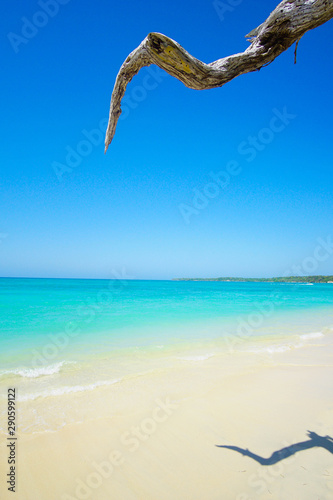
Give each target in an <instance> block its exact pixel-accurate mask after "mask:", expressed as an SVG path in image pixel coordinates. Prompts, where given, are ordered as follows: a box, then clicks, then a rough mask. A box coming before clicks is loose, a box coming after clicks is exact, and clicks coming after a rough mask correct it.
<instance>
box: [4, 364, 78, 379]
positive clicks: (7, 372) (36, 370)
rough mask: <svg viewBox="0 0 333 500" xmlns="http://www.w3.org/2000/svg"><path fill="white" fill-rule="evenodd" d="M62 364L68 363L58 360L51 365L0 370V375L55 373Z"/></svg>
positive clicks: (34, 375) (43, 374) (41, 375)
mask: <svg viewBox="0 0 333 500" xmlns="http://www.w3.org/2000/svg"><path fill="white" fill-rule="evenodd" d="M64 364H68V363H66V362H65V361H60V362H59V363H54V364H53V365H48V366H40V367H38V368H15V369H13V370H4V371H2V372H0V377H1V376H4V375H5V376H8V375H19V376H20V377H26V378H37V377H43V376H46V375H54V374H55V373H59V372H60V370H61V368H62V367H63V366H64Z"/></svg>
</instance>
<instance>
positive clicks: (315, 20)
mask: <svg viewBox="0 0 333 500" xmlns="http://www.w3.org/2000/svg"><path fill="white" fill-rule="evenodd" d="M332 17H333V0H283V1H282V2H281V3H280V4H279V5H278V6H277V7H276V9H275V10H274V11H273V12H272V13H271V14H270V15H269V17H268V18H267V19H266V21H265V22H264V23H263V24H261V25H260V26H258V28H256V29H254V30H253V31H251V32H250V33H249V34H248V35H246V38H247V39H248V40H249V41H250V43H251V45H250V46H249V47H248V48H247V49H246V50H245V51H244V52H241V53H239V54H234V55H231V56H228V57H224V58H222V59H218V60H217V61H215V62H212V63H210V64H205V63H203V62H201V61H199V60H198V59H196V58H195V57H193V56H191V54H189V53H188V52H186V50H185V49H183V47H182V46H181V45H179V44H178V43H177V42H175V41H174V40H172V39H171V38H168V37H167V36H165V35H162V34H161V33H149V35H148V36H147V37H146V38H145V39H144V40H143V42H142V43H141V44H140V45H139V47H137V48H136V49H135V50H134V51H133V52H132V53H131V54H130V55H129V56H128V57H127V59H126V61H125V62H124V64H123V65H122V66H121V68H120V71H119V73H118V75H117V78H116V82H115V86H114V89H113V93H112V97H111V105H110V116H109V124H108V128H107V131H106V137H105V151H106V150H107V148H108V146H109V145H110V143H111V141H112V139H113V136H114V134H115V131H116V126H117V122H118V118H119V116H120V114H121V100H122V98H123V97H124V94H125V91H126V87H127V84H128V83H129V82H130V81H131V80H132V78H133V76H134V75H136V74H137V73H138V71H139V70H140V69H141V68H143V67H144V66H149V65H150V64H156V65H157V66H159V67H160V68H162V69H164V70H165V71H167V72H168V73H169V74H170V75H172V76H174V77H176V78H178V80H180V81H181V82H183V83H184V85H186V87H189V88H191V89H197V90H204V89H212V88H214V87H222V85H224V84H225V83H227V82H230V80H232V79H233V78H235V77H236V76H239V75H242V74H244V73H249V72H251V71H256V70H259V69H260V68H262V67H263V66H265V65H267V64H269V63H271V62H272V61H273V60H274V59H275V58H276V57H277V56H279V55H280V54H281V53H282V52H284V51H285V50H287V49H288V48H289V47H290V46H291V45H292V44H293V43H294V42H297V41H298V40H299V39H300V38H301V37H302V36H303V35H304V33H306V32H307V31H309V30H311V29H313V28H317V27H318V26H320V25H321V24H323V23H325V22H326V21H328V20H329V19H331V18H332Z"/></svg>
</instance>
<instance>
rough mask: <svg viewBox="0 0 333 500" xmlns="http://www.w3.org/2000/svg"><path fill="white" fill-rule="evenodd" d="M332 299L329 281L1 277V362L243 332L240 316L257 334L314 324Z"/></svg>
mask: <svg viewBox="0 0 333 500" xmlns="http://www.w3.org/2000/svg"><path fill="white" fill-rule="evenodd" d="M332 305H333V285H332V284H315V285H303V284H302V285H301V284H280V283H275V284H274V283H233V282H227V283H222V282H195V281H194V282H185V281H184V282H179V281H125V280H124V281H122V280H80V279H77V280H74V279H73V280H72V279H64V280H63V279H10V278H3V279H0V326H1V337H0V369H7V368H8V367H15V366H21V365H22V366H23V365H31V364H32V365H34V364H38V357H39V358H43V359H44V361H45V359H47V360H50V362H51V361H52V362H53V363H54V362H61V361H63V360H72V361H76V360H77V359H84V358H89V357H91V356H93V355H95V354H96V355H98V354H100V353H105V352H114V351H117V350H119V349H122V348H136V349H137V348H140V347H145V348H149V347H161V348H162V347H165V346H167V345H172V344H177V343H180V342H188V343H189V342H192V341H194V340H195V341H200V340H205V341H207V340H209V339H210V338H212V339H214V338H223V336H225V335H229V336H230V335H231V336H232V335H237V334H238V335H239V325H240V323H241V322H243V323H244V322H245V324H247V325H248V324H249V323H250V325H251V332H250V333H251V336H252V337H253V336H255V335H261V336H262V335H271V336H274V335H276V334H278V333H281V329H282V328H283V329H284V332H285V333H286V332H287V330H288V328H287V325H293V326H292V330H293V333H294V331H295V328H296V327H298V330H299V332H300V333H302V332H303V331H304V332H305V333H306V332H311V331H317V328H322V327H323V326H325V325H326V326H327V325H328V324H332V323H333V321H331V318H332V311H333V308H332ZM309 323H311V325H309ZM272 325H275V329H274V328H273V329H272ZM277 325H278V326H277ZM281 325H284V326H283V327H282V326H281ZM237 332H238V333H237ZM44 364H45V363H44Z"/></svg>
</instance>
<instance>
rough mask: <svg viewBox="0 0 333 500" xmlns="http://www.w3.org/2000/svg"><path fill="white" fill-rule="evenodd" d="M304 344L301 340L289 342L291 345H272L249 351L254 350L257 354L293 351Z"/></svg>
mask: <svg viewBox="0 0 333 500" xmlns="http://www.w3.org/2000/svg"><path fill="white" fill-rule="evenodd" d="M303 345H304V344H302V343H301V342H300V343H298V344H289V345H270V346H267V347H259V348H257V349H250V350H249V351H248V352H253V353H256V354H262V353H268V354H275V353H280V352H287V351H291V350H292V349H298V348H299V347H303Z"/></svg>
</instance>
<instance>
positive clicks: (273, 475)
mask: <svg viewBox="0 0 333 500" xmlns="http://www.w3.org/2000/svg"><path fill="white" fill-rule="evenodd" d="M282 446H283V447H284V450H285V451H286V450H288V448H292V446H293V445H292V444H291V443H288V442H287V441H284V442H283V443H282ZM295 460H296V456H295V455H294V454H293V455H291V456H289V457H288V458H285V459H283V460H281V461H279V462H278V463H276V464H274V465H270V466H269V468H268V467H267V466H266V467H265V466H264V467H263V466H261V467H258V468H257V470H256V472H255V473H254V474H251V475H250V476H249V478H248V485H249V486H250V487H251V489H253V490H254V491H255V498H256V499H257V498H260V496H261V495H263V494H264V493H266V494H267V492H268V493H269V494H270V495H271V494H272V493H271V492H270V490H269V488H270V486H271V485H272V484H273V483H274V482H276V480H277V479H279V480H280V479H281V477H282V478H283V477H284V475H285V474H286V468H287V467H288V466H289V465H290V464H292V463H293V462H295ZM235 500H252V496H250V495H248V493H245V492H244V493H240V494H238V495H237V496H236V499H235Z"/></svg>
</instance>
